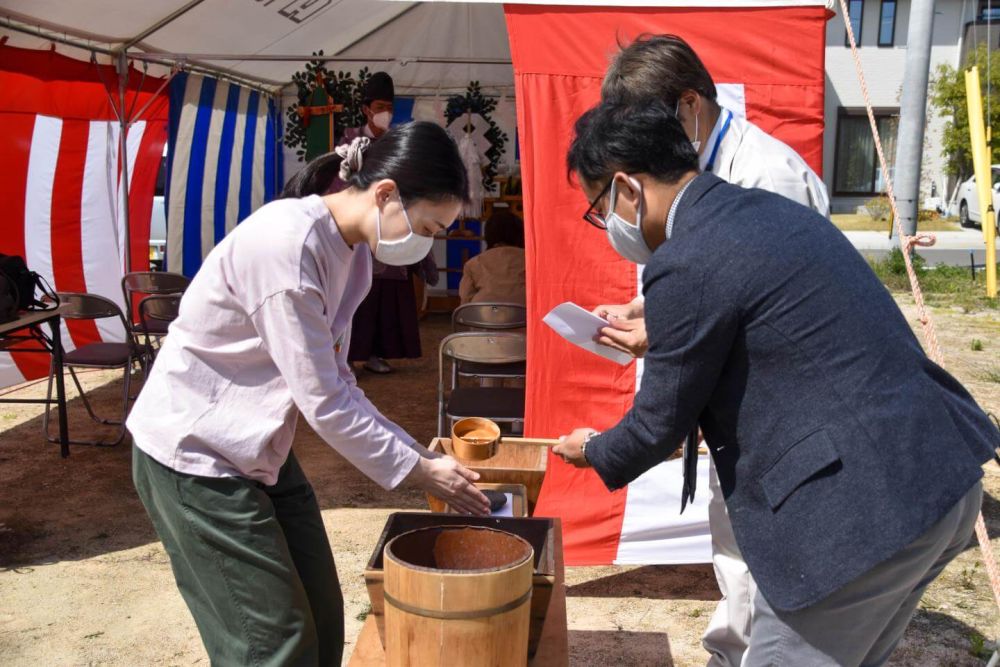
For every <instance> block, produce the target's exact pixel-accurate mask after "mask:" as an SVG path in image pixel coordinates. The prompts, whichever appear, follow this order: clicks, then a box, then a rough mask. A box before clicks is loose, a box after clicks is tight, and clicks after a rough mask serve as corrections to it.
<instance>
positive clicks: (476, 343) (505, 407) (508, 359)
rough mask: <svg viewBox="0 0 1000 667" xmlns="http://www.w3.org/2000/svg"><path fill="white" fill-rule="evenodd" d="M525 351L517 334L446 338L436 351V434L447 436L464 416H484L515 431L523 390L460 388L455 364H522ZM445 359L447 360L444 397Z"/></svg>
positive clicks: (520, 419) (476, 333) (521, 417)
mask: <svg viewBox="0 0 1000 667" xmlns="http://www.w3.org/2000/svg"><path fill="white" fill-rule="evenodd" d="M525 351H526V345H525V339H524V336H523V335H521V334H517V333H511V332H506V331H496V332H482V331H467V332H461V333H453V334H451V335H449V336H446V337H445V339H444V340H442V341H441V347H440V349H439V352H438V435H439V436H440V437H447V435H448V434H449V433H450V431H451V424H452V422H454V421H455V420H457V419H462V418H464V417H485V418H487V419H492V420H493V421H495V422H499V423H506V424H511V428H512V429H514V430H517V429H516V426H517V425H519V424H521V423H522V422H523V421H524V387H475V386H474V387H460V386H459V384H458V380H459V374H458V364H459V362H474V363H478V364H485V365H493V366H500V365H504V364H514V363H522V364H523V363H524V361H525ZM446 360H448V361H451V373H450V378H451V382H450V387H449V388H448V389H449V391H448V393H447V395H446V393H445V379H444V378H445V363H446Z"/></svg>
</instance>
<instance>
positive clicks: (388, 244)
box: [375, 195, 434, 266]
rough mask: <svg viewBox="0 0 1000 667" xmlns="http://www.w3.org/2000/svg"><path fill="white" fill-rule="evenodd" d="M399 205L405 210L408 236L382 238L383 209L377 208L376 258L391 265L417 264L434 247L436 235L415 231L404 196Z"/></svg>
mask: <svg viewBox="0 0 1000 667" xmlns="http://www.w3.org/2000/svg"><path fill="white" fill-rule="evenodd" d="M398 196H399V195H397V197H398ZM399 207H400V209H401V210H402V211H403V218H404V219H405V220H406V226H407V228H408V229H409V232H408V233H407V234H406V236H404V237H402V238H399V239H395V240H393V241H386V240H385V239H383V238H382V209H381V208H376V209H375V221H376V222H375V224H376V228H375V230H376V234H377V235H378V243H377V244H376V245H375V259H377V260H378V261H380V262H382V263H383V264H388V265H389V266H409V265H410V264H416V263H418V262H420V261H422V260H423V259H424V257H426V256H427V255H428V253H430V251H431V249H432V248H433V247H434V237H432V236H420V235H419V234H416V233H414V231H413V225H412V224H411V223H410V216H409V214H407V212H406V208H405V207H404V206H403V200H402V198H400V200H399Z"/></svg>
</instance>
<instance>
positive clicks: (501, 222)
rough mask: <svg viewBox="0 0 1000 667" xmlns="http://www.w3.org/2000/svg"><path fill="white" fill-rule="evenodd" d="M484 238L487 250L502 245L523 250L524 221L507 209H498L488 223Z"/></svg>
mask: <svg viewBox="0 0 1000 667" xmlns="http://www.w3.org/2000/svg"><path fill="white" fill-rule="evenodd" d="M483 237H484V238H485V240H486V248H487V249H489V248H493V247H495V246H497V245H500V244H503V245H509V246H514V247H515V248H523V247H524V221H523V220H521V218H519V217H517V216H516V215H515V214H514V213H512V212H511V211H509V210H507V209H503V208H501V209H496V210H495V211H494V213H493V215H491V216H490V219H489V220H487V221H486V229H485V231H484V232H483Z"/></svg>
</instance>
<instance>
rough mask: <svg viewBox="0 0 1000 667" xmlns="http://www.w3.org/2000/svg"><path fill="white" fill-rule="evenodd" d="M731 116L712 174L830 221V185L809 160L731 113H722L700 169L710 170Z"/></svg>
mask: <svg viewBox="0 0 1000 667" xmlns="http://www.w3.org/2000/svg"><path fill="white" fill-rule="evenodd" d="M730 116H731V117H732V120H731V121H729V127H728V128H727V129H726V132H725V134H724V135H722V141H721V142H720V143H719V147H718V151H717V152H716V155H715V160H714V163H713V164H712V173H713V174H715V175H716V176H718V177H719V178H721V179H722V180H724V181H728V182H730V183H732V184H733V185H739V186H740V187H743V188H760V189H762V190H767V191H769V192H774V193H777V194H779V195H783V196H785V197H788V198H789V199H791V200H792V201H796V202H798V203H800V204H802V205H803V206H808V207H809V208H811V209H813V210H814V211H816V212H817V213H819V214H821V215H824V216H826V217H830V197H829V195H828V194H827V191H826V185H825V184H824V183H823V181H822V180H820V177H819V176H817V175H816V172H814V171H813V170H812V169H810V168H809V165H807V164H806V162H805V160H803V159H802V157H801V156H800V155H799V154H798V153H796V152H795V151H794V150H792V149H791V148H790V147H789V146H788V145H787V144H784V143H782V142H781V141H779V140H778V139H775V138H774V137H772V136H771V135H770V134H768V133H766V132H764V131H763V130H762V129H760V128H759V127H757V126H756V125H754V124H753V123H751V122H750V121H748V120H744V119H742V118H740V117H739V116H737V115H736V114H733V113H732V112H731V111H729V110H728V109H722V110H721V113H719V119H718V120H717V121H716V123H715V127H713V128H712V132H711V134H709V136H708V139H707V141H706V142H705V150H704V151H702V153H701V155H700V156H699V158H700V160H699V167H700V169H701V170H702V171H705V169H706V167H707V166H708V165H707V163H708V160H709V158H710V156H711V155H712V152H713V151H712V149H713V147H714V146H715V144H716V141H717V140H718V137H719V133H720V132H721V131H722V128H723V126H724V125H725V122H726V119H727V117H730Z"/></svg>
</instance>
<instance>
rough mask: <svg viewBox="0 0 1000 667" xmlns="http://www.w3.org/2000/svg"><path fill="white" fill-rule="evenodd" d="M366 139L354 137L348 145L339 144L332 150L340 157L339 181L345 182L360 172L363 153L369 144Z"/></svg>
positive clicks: (369, 140) (368, 140)
mask: <svg viewBox="0 0 1000 667" xmlns="http://www.w3.org/2000/svg"><path fill="white" fill-rule="evenodd" d="M371 142H372V141H371V139H369V138H368V137H355V138H354V140H353V141H351V143H349V144H341V145H340V146H337V147H336V148H334V149H333V150H334V152H335V153H336V154H337V155H339V156H340V157H341V161H340V180H342V181H347V180H348V179H349V178H350V177H351V175H352V174H356V173H358V172H359V171H361V165H362V164H364V152H365V150H366V149H367V148H368V145H369V144H371Z"/></svg>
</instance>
